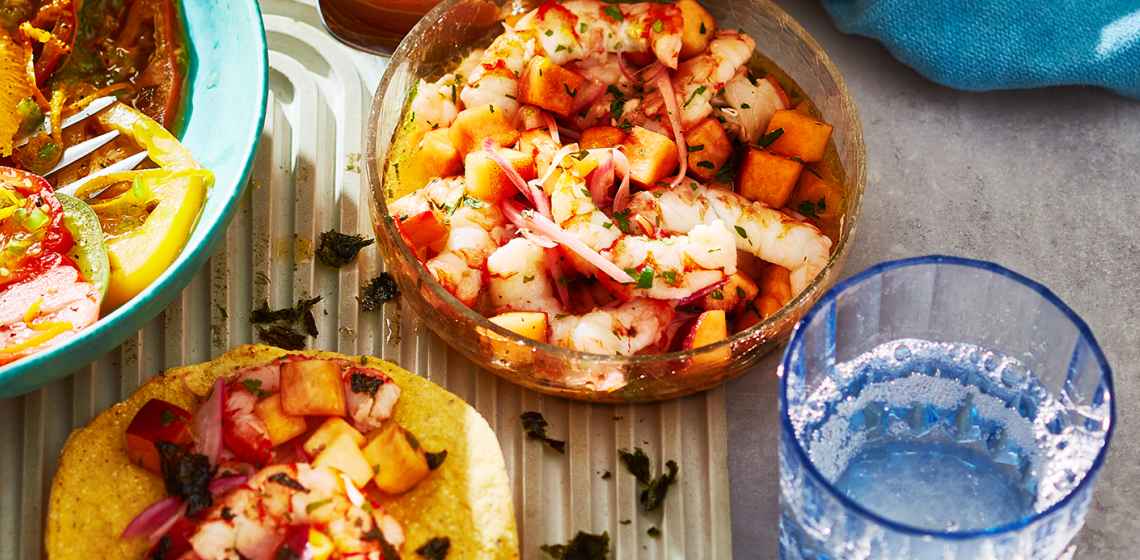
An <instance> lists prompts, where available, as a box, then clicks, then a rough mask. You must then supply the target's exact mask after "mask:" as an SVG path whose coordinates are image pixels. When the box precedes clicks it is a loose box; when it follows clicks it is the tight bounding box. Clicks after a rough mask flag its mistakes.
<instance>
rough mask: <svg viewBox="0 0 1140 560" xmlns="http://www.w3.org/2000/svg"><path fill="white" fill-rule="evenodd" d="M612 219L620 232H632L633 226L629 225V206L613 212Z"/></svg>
mask: <svg viewBox="0 0 1140 560" xmlns="http://www.w3.org/2000/svg"><path fill="white" fill-rule="evenodd" d="M613 219H614V223H616V224H617V227H618V229H619V230H621V232H622V233H626V234H630V233H633V228H631V227H630V225H629V208H626V209H625V210H622V211H621V212H614V215H613Z"/></svg>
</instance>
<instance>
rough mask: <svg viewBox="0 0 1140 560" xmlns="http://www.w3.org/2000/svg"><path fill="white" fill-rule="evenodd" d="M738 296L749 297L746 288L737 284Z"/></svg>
mask: <svg viewBox="0 0 1140 560" xmlns="http://www.w3.org/2000/svg"><path fill="white" fill-rule="evenodd" d="M736 297H738V298H740V299H744V298H746V297H748V294H747V293H746V292H745V291H744V288H741V287H740V286H737V287H736Z"/></svg>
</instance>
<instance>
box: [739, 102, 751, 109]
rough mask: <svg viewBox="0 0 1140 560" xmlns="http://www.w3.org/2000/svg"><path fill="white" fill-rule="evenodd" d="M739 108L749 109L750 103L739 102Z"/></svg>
mask: <svg viewBox="0 0 1140 560" xmlns="http://www.w3.org/2000/svg"><path fill="white" fill-rule="evenodd" d="M740 108H741V109H751V108H752V106H751V105H749V104H747V103H741V104H740Z"/></svg>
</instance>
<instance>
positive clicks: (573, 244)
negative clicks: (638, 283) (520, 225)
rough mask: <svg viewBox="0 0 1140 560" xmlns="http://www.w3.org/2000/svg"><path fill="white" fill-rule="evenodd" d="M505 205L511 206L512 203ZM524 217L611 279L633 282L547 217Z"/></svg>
mask: <svg viewBox="0 0 1140 560" xmlns="http://www.w3.org/2000/svg"><path fill="white" fill-rule="evenodd" d="M505 204H510V201H508V202H507V203H505ZM523 217H524V218H525V219H526V220H527V221H528V222H530V224H531V225H532V226H533V227H534V230H535V231H536V232H538V233H541V234H542V235H545V236H547V237H549V238H550V239H553V240H554V241H555V242H556V243H558V244H560V245H562V246H563V247H566V248H567V249H569V250H571V251H573V252H575V253H577V254H578V256H580V257H582V258H583V259H585V260H586V262H588V263H590V264H592V265H594V266H595V267H597V268H598V270H601V271H602V272H604V273H606V275H608V276H609V277H610V278H613V279H614V280H617V281H618V282H621V283H623V284H629V283H631V282H633V277H632V276H630V275H629V274H628V273H626V271H624V270H622V269H621V268H618V266H617V265H616V264H614V263H613V262H612V261H610V260H609V259H607V258H605V257H603V256H602V254H601V253H599V252H597V251H595V250H593V249H591V248H590V247H588V246H587V245H586V244H585V243H582V240H581V239H578V238H577V237H575V236H574V235H573V234H571V233H570V232H568V231H566V230H564V229H562V228H561V227H560V226H559V225H558V224H556V223H554V222H552V221H551V220H550V219H549V218H547V217H546V216H542V215H539V214H536V213H534V212H523Z"/></svg>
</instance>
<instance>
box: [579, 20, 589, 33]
mask: <svg viewBox="0 0 1140 560" xmlns="http://www.w3.org/2000/svg"><path fill="white" fill-rule="evenodd" d="M587 27H588V26H587V25H586V22H584V21H583V22H582V23H579V24H578V33H585V32H586V28H587Z"/></svg>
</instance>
